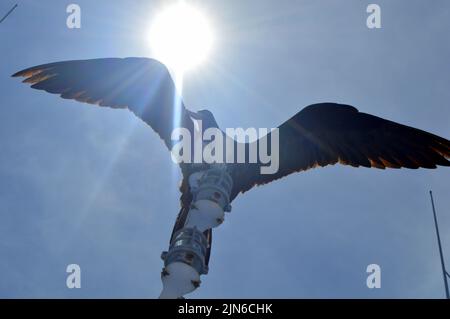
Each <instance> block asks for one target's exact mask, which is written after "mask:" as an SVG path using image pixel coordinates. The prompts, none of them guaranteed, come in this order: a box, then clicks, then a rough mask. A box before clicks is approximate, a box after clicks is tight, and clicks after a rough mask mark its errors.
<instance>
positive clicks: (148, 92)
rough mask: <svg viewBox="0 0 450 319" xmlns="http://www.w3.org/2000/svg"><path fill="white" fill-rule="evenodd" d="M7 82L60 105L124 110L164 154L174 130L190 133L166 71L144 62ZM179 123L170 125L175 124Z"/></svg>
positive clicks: (62, 68) (61, 70)
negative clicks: (157, 140)
mask: <svg viewBox="0 0 450 319" xmlns="http://www.w3.org/2000/svg"><path fill="white" fill-rule="evenodd" d="M13 76H15V77H18V76H21V77H25V78H26V79H25V80H24V81H23V82H25V83H30V84H32V85H31V87H32V88H33V89H37V90H43V91H46V92H49V93H53V94H58V95H60V96H61V97H62V98H64V99H73V100H77V101H79V102H85V103H89V104H95V105H98V106H108V107H111V108H128V109H129V110H131V111H132V112H133V113H134V114H135V115H136V116H137V117H139V118H140V119H142V120H143V121H144V122H145V123H147V124H148V125H149V126H151V127H152V128H153V130H155V131H156V132H157V133H158V134H159V136H160V137H161V138H162V139H163V140H164V143H165V144H166V145H167V147H168V148H169V150H170V149H171V147H172V142H171V133H172V131H173V129H174V128H175V127H185V128H188V129H192V126H193V123H192V121H191V120H190V117H189V115H188V111H187V110H186V108H185V107H184V105H183V103H182V101H181V98H180V97H179V96H178V95H177V92H176V89H175V85H174V83H173V81H172V78H171V77H170V74H169V72H168V70H167V68H166V67H165V66H164V65H163V64H161V63H160V62H158V61H156V60H153V59H147V58H125V59H119V58H109V59H93V60H78V61H65V62H57V63H50V64H44V65H39V66H35V67H32V68H29V69H26V70H23V71H20V72H17V73H16V74H14V75H13ZM176 118H177V119H178V120H179V122H178V123H177V124H175V119H176Z"/></svg>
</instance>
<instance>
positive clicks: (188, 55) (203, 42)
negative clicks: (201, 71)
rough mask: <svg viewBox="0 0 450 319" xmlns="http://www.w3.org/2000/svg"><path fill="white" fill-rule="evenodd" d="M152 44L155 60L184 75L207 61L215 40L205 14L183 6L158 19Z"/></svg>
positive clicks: (177, 6) (151, 32) (176, 5)
mask: <svg viewBox="0 0 450 319" xmlns="http://www.w3.org/2000/svg"><path fill="white" fill-rule="evenodd" d="M149 41H150V47H151V49H152V51H153V54H154V57H155V58H156V59H158V60H160V61H161V62H163V63H164V64H166V65H167V66H168V67H169V68H172V69H174V70H175V71H176V72H180V73H183V72H184V71H186V70H189V69H192V68H193V67H195V66H197V65H199V64H200V63H201V62H203V61H204V60H205V59H206V57H207V55H208V53H209V52H210V50H211V47H212V42H213V36H212V32H211V28H210V25H209V23H208V21H207V20H206V18H205V17H204V16H203V14H202V13H201V12H200V11H199V10H198V9H196V8H194V7H192V6H190V5H187V4H185V3H183V2H180V3H177V4H175V5H172V6H170V7H167V8H165V9H164V10H163V11H162V12H160V13H159V14H158V15H156V17H155V19H154V21H153V22H152V25H151V27H150V35H149Z"/></svg>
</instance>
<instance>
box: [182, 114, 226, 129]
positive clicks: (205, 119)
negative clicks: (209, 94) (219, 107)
mask: <svg viewBox="0 0 450 319" xmlns="http://www.w3.org/2000/svg"><path fill="white" fill-rule="evenodd" d="M189 115H190V116H191V117H192V118H193V119H195V120H201V121H202V125H203V128H204V129H207V128H210V127H217V128H218V127H219V125H218V124H217V122H216V119H215V118H214V115H213V114H212V113H211V112H210V111H208V110H200V111H198V112H189Z"/></svg>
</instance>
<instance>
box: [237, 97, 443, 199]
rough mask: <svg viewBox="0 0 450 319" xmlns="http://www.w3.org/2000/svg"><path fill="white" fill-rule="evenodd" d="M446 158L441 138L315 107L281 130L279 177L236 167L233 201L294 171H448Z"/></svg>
mask: <svg viewBox="0 0 450 319" xmlns="http://www.w3.org/2000/svg"><path fill="white" fill-rule="evenodd" d="M269 136H270V134H269ZM268 140H269V141H270V137H269V139H268ZM269 150H270V148H269ZM448 158H450V141H448V140H447V139H445V138H442V137H439V136H436V135H434V134H431V133H428V132H425V131H422V130H419V129H416V128H413V127H409V126H406V125H402V124H398V123H395V122H392V121H389V120H385V119H382V118H379V117H376V116H373V115H370V114H366V113H362V112H359V111H358V110H357V109H356V108H354V107H353V106H349V105H340V104H334V103H322V104H314V105H311V106H308V107H306V108H304V109H303V110H302V111H300V112H299V113H297V114H296V115H295V116H293V117H292V118H291V119H289V120H288V121H286V122H285V123H283V124H282V125H281V126H280V127H279V170H278V172H277V173H275V174H269V175H263V174H261V173H260V167H261V165H260V164H258V163H257V164H245V165H235V167H234V172H233V173H232V174H233V175H234V176H236V177H237V176H239V178H235V186H234V189H233V194H232V197H233V198H234V197H235V196H236V195H237V194H238V193H239V192H245V191H247V190H249V189H250V188H252V187H253V186H255V185H261V184H266V183H269V182H271V181H273V180H276V179H279V178H282V177H284V176H286V175H289V174H291V173H294V172H299V171H304V170H307V169H310V168H315V167H324V166H327V165H333V164H336V163H341V164H344V165H351V166H354V167H359V166H363V167H375V168H380V169H385V168H387V167H388V168H401V167H405V168H411V169H417V168H419V167H423V168H436V166H437V165H442V166H450V162H449V161H448V160H447V159H448Z"/></svg>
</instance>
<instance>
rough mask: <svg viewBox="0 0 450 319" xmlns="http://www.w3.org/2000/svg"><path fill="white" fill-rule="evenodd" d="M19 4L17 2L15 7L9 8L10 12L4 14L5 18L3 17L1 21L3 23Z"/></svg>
mask: <svg viewBox="0 0 450 319" xmlns="http://www.w3.org/2000/svg"><path fill="white" fill-rule="evenodd" d="M18 6H19V5H18V4H17V3H16V4H15V5H14V7H12V8H11V10H9V11H8V13H7V14H5V15H4V16H3V18H1V20H0V23H2V22H3V21H4V20H5V19H6V18H7V17H8V16H9V15H10V14H11V13H12V12H13V11H14V10H15V9H16V8H17V7H18Z"/></svg>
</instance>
